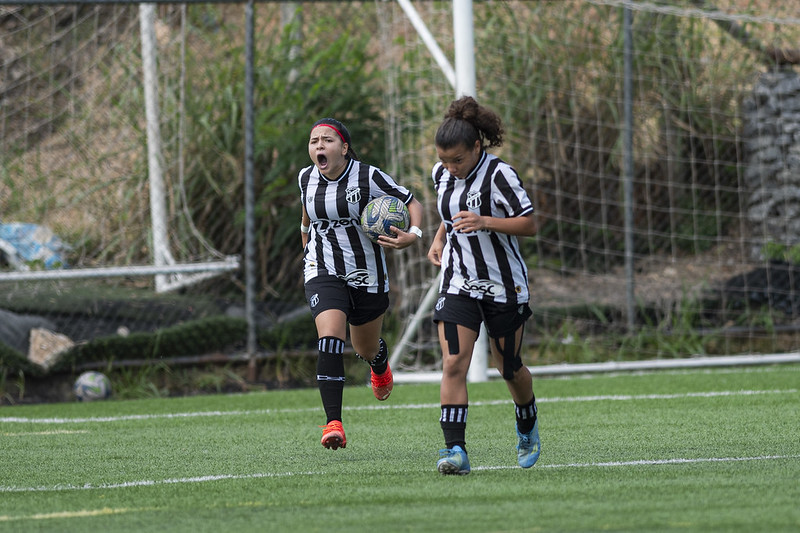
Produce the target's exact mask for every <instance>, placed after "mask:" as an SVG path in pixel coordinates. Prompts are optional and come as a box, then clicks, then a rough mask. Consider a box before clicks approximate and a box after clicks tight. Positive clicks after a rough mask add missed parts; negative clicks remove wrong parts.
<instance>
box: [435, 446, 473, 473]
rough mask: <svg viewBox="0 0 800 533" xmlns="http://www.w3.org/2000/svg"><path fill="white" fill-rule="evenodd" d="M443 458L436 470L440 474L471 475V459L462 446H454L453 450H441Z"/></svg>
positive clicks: (440, 453)
mask: <svg viewBox="0 0 800 533" xmlns="http://www.w3.org/2000/svg"><path fill="white" fill-rule="evenodd" d="M439 455H440V456H441V458H440V459H439V462H437V463H436V469H437V470H438V471H439V473H440V474H445V475H447V474H456V475H459V476H464V475H467V474H469V458H468V457H467V452H465V451H464V450H463V449H462V448H461V446H453V449H450V448H445V449H444V450H439Z"/></svg>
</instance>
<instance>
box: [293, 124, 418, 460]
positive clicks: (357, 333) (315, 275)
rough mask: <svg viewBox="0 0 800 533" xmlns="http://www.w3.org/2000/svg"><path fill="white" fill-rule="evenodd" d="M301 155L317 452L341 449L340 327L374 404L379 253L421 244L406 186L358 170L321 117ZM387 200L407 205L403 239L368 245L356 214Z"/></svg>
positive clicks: (382, 364)
mask: <svg viewBox="0 0 800 533" xmlns="http://www.w3.org/2000/svg"><path fill="white" fill-rule="evenodd" d="M308 155H309V156H310V157H311V161H313V163H314V164H313V165H311V166H309V167H306V168H304V169H303V170H301V171H300V174H299V175H298V183H299V185H300V198H301V201H302V205H303V216H302V221H301V223H300V231H301V238H302V242H303V249H304V258H303V261H304V267H303V274H304V281H305V294H306V299H307V301H308V305H309V306H310V307H311V314H312V316H313V317H314V323H315V324H316V327H317V336H318V338H319V340H318V348H319V356H318V359H317V385H318V386H319V391H320V395H321V397H322V405H323V407H324V409H325V415H326V416H327V424H326V425H325V426H320V427H322V428H323V430H322V441H321V442H322V445H323V446H324V447H326V448H331V449H334V450H336V449H337V448H344V447H345V446H346V445H347V439H346V438H345V434H344V428H343V427H342V391H343V389H344V381H345V375H344V360H343V357H342V355H343V353H344V346H345V338H346V335H347V323H348V322H349V324H350V341H351V343H352V345H353V349H354V350H355V352H356V355H357V356H358V357H360V358H361V359H363V360H365V361H366V362H367V363H369V365H370V367H371V368H370V373H371V383H372V391H373V393H374V394H375V397H376V398H377V399H378V400H381V401H383V400H385V399H386V398H388V397H389V394H390V393H391V392H392V385H393V381H392V371H391V369H390V368H389V362H388V349H387V347H386V343H385V342H384V340H383V339H382V338H381V337H380V335H381V327H382V326H383V315H384V313H385V312H386V310H387V309H388V307H389V279H388V276H387V272H386V257H385V255H384V250H383V249H384V248H394V249H402V248H406V247H408V246H410V245H411V244H413V243H414V242H415V241H416V240H417V239H420V238H422V232H421V231H420V229H419V226H420V224H421V222H422V205H421V204H420V203H419V202H418V201H417V200H416V199H415V198H414V197H413V195H412V194H411V192H409V190H408V189H406V188H405V187H403V186H401V185H398V184H397V183H396V182H395V181H394V179H392V177H391V176H389V175H388V174H386V173H384V172H383V171H381V170H380V169H379V168H377V167H374V166H371V165H368V164H366V163H362V162H361V161H359V160H358V158H357V157H356V154H355V152H354V151H353V148H352V142H351V139H350V132H349V131H347V128H346V127H345V126H344V124H342V123H341V122H339V121H338V120H335V119H332V118H323V119H321V120H318V121H317V122H316V123H315V124H314V125H313V127H312V128H311V134H310V136H309V140H308ZM387 194H388V195H391V196H395V197H397V198H399V199H400V200H402V201H403V202H404V203H405V204H406V206H408V211H409V215H410V218H411V225H412V226H411V227H410V228H409V230H408V232H404V231H401V230H399V229H397V228H393V229H394V232H395V234H396V236H395V237H394V238H392V237H384V236H381V237H380V238H379V242H378V244H374V243H372V242H371V241H370V240H369V239H368V238H367V236H366V235H365V234H364V232H363V231H362V229H361V225H360V223H359V221H360V217H361V212H362V210H363V209H364V206H366V205H367V203H368V202H369V201H370V200H372V199H374V198H376V197H379V196H384V195H387Z"/></svg>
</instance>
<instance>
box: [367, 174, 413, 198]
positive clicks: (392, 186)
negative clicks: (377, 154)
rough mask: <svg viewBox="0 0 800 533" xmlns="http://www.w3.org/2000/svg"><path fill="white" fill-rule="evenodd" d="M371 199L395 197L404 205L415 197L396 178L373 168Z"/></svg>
mask: <svg viewBox="0 0 800 533" xmlns="http://www.w3.org/2000/svg"><path fill="white" fill-rule="evenodd" d="M369 192H370V198H378V197H381V196H386V195H389V196H394V197H396V198H399V199H400V200H402V201H403V203H404V204H407V203H408V202H410V201H411V200H412V199H413V198H414V195H413V194H411V191H409V190H408V189H407V188H406V187H404V186H402V185H400V184H399V183H397V182H396V181H395V180H394V178H392V177H391V176H390V175H388V174H387V173H385V172H384V171H382V170H381V169H379V168H376V167H373V168H372V176H371V179H370V191H369Z"/></svg>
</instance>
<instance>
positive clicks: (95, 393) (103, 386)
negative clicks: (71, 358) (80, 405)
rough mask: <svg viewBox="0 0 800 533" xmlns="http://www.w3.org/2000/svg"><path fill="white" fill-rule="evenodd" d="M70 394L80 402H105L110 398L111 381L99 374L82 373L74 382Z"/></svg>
mask: <svg viewBox="0 0 800 533" xmlns="http://www.w3.org/2000/svg"><path fill="white" fill-rule="evenodd" d="M72 392H74V393H75V397H76V398H78V401H80V402H91V401H94V400H105V399H108V398H109V397H110V396H111V381H109V379H108V378H107V377H106V375H105V374H101V373H100V372H94V371H92V372H84V373H83V374H81V375H80V376H78V379H76V380H75V384H74V385H73V386H72Z"/></svg>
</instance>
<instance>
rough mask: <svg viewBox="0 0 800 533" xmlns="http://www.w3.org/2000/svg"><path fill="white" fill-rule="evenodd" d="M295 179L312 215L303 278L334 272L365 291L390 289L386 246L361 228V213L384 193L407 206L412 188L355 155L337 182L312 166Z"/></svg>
mask: <svg viewBox="0 0 800 533" xmlns="http://www.w3.org/2000/svg"><path fill="white" fill-rule="evenodd" d="M297 179H298V184H299V185H300V198H301V201H302V202H303V205H304V206H305V208H306V212H307V213H308V216H309V218H310V219H311V225H310V231H309V233H308V244H307V245H306V248H305V250H304V257H303V263H304V266H303V275H304V279H305V281H306V282H307V281H308V280H310V279H312V278H315V277H317V276H320V275H333V276H336V277H338V278H340V279H343V280H345V281H346V282H347V283H348V284H349V285H350V286H352V287H356V288H360V289H363V290H366V291H368V292H372V293H378V292H381V291H382V292H388V290H389V276H388V274H387V272H386V256H385V254H384V250H383V248H382V247H380V246H379V245H377V244H374V243H373V242H372V241H370V240H369V239H368V238H367V236H366V235H365V234H364V232H363V231H362V230H361V223H360V221H361V212H362V211H363V209H364V207H365V206H366V205H367V203H369V201H370V200H372V199H374V198H378V197H380V196H385V195H387V194H388V195H391V196H395V197H397V198H399V199H400V200H402V201H403V202H404V203H406V204H408V202H410V201H411V199H412V198H413V196H412V194H411V192H410V191H409V190H408V189H407V188H405V187H403V186H402V185H399V184H397V183H396V182H395V181H394V179H393V178H392V177H391V176H389V175H388V174H386V173H385V172H383V171H382V170H380V169H379V168H377V167H373V166H371V165H368V164H366V163H362V162H361V161H357V160H354V159H351V160H349V162H348V164H347V168H346V169H345V170H344V172H343V173H342V175H341V177H339V179H337V180H330V179H328V178H326V177H325V176H324V175H322V174H321V173H320V172H319V169H318V168H317V167H316V165H311V166H309V167H306V168H304V169H303V170H301V171H300V174H299V175H298V178H297Z"/></svg>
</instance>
